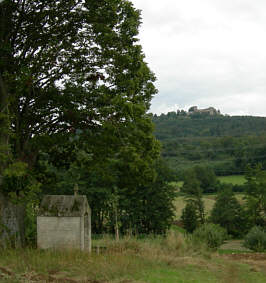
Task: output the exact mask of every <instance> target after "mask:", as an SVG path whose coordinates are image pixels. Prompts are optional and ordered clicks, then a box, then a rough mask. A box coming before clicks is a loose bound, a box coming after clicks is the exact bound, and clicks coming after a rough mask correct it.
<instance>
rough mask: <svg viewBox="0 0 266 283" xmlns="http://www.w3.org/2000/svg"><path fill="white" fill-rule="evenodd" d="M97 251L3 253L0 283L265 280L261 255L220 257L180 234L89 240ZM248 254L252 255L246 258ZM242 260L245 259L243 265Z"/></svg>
mask: <svg viewBox="0 0 266 283" xmlns="http://www.w3.org/2000/svg"><path fill="white" fill-rule="evenodd" d="M97 244H100V245H104V246H105V249H104V250H102V251H101V252H100V253H97V252H96V251H93V253H92V254H88V253H86V252H79V251H51V250H50V251H41V250H36V249H25V250H3V251H1V253H0V282H12V283H13V282H94V283H103V282H105V283H107V282H110V283H118V282H121V283H122V282H123V283H131V282H139V283H141V282H142V283H143V282H150V283H159V282H160V283H161V282H166V283H178V282H183V283H186V282H190V283H192V282H194V283H201V282H202V283H205V282H213V283H215V282H227V283H228V282H241V283H245V282H250V283H254V282H256V283H264V282H265V280H266V268H265V267H266V265H265V263H266V255H265V254H260V255H259V256H256V255H254V254H250V253H249V254H246V255H243V253H241V254H239V255H240V256H241V257H242V258H237V257H236V255H238V254H236V253H234V255H232V254H231V253H230V254H220V253H219V252H211V251H208V250H206V249H204V248H203V247H200V246H197V247H195V246H193V245H191V243H190V242H189V241H186V240H185V238H184V236H183V235H182V234H181V233H174V232H172V233H169V235H168V236H167V237H166V238H162V237H161V238H153V239H152V238H146V239H142V240H137V239H134V238H125V239H122V240H120V241H119V242H116V241H114V240H110V239H107V240H105V241H104V242H101V243H99V242H94V246H95V245H97ZM251 255H252V256H253V257H252V258H251ZM246 259H249V261H247V260H246Z"/></svg>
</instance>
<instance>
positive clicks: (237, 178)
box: [172, 175, 246, 220]
mask: <svg viewBox="0 0 266 283" xmlns="http://www.w3.org/2000/svg"><path fill="white" fill-rule="evenodd" d="M218 179H219V180H220V182H221V183H227V184H233V185H243V184H244V183H245V182H246V180H245V177H244V175H230V176H222V177H218ZM172 185H175V186H176V187H177V188H180V187H181V186H182V185H183V182H176V183H172ZM216 196H217V194H206V195H203V198H202V199H203V202H204V206H205V212H206V216H207V217H208V215H209V213H210V211H211V210H212V208H213V205H214V203H215V198H216ZM235 196H236V198H237V199H238V200H239V201H240V203H243V196H244V195H243V194H242V193H236V194H235ZM174 205H175V207H176V213H175V215H176V220H179V219H180V217H181V214H182V210H183V209H184V207H185V206H186V202H185V197H184V196H179V197H177V198H176V199H175V201H174Z"/></svg>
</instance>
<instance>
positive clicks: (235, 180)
mask: <svg viewBox="0 0 266 283" xmlns="http://www.w3.org/2000/svg"><path fill="white" fill-rule="evenodd" d="M218 179H219V180H220V182H221V183H226V184H233V185H244V184H245V182H246V179H245V176H244V175H230V176H220V177H218Z"/></svg>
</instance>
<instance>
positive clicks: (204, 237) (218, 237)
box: [192, 223, 227, 249]
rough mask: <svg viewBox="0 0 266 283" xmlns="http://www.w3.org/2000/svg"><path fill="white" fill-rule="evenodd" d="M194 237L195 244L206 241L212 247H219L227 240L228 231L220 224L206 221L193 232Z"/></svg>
mask: <svg viewBox="0 0 266 283" xmlns="http://www.w3.org/2000/svg"><path fill="white" fill-rule="evenodd" d="M192 237H193V242H194V243H195V244H198V243H204V244H206V245H207V246H208V247H209V248H211V249H217V248H218V247H219V246H221V245H222V244H223V242H224V241H225V240H226V238H227V233H226V230H225V229H224V228H222V227H221V226H220V225H218V224H213V223H205V224H203V225H201V226H200V227H199V228H197V229H196V230H195V231H194V232H193V235H192Z"/></svg>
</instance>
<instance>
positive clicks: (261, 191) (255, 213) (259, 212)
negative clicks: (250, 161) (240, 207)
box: [245, 164, 266, 226]
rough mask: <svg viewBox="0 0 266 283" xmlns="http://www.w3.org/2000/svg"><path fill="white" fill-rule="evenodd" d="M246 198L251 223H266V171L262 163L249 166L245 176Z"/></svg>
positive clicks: (252, 224)
mask: <svg viewBox="0 0 266 283" xmlns="http://www.w3.org/2000/svg"><path fill="white" fill-rule="evenodd" d="M245 178H246V180H247V182H246V190H245V200H246V206H247V212H248V215H249V220H250V223H251V224H250V225H251V226H254V225H262V226H263V225H265V223H266V171H263V170H262V165H261V164H258V165H257V166H255V167H250V166H249V167H248V168H247V174H246V176H245Z"/></svg>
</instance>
